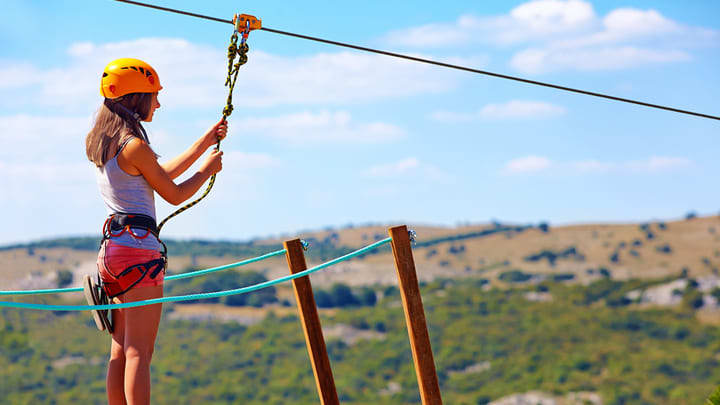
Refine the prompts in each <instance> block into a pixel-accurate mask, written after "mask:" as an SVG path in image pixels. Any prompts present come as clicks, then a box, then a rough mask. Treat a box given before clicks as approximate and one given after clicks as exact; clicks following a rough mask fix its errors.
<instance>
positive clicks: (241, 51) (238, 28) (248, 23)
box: [157, 14, 262, 232]
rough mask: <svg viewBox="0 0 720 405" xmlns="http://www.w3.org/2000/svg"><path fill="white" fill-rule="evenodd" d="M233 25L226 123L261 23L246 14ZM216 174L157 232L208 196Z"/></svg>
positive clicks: (227, 80)
mask: <svg viewBox="0 0 720 405" xmlns="http://www.w3.org/2000/svg"><path fill="white" fill-rule="evenodd" d="M233 24H234V25H235V30H234V31H233V34H232V36H231V37H230V45H228V50H227V58H228V72H227V78H226V79H225V86H226V87H228V96H227V100H226V103H225V107H224V108H223V111H222V120H223V121H227V117H229V116H230V114H232V112H233V104H232V95H233V90H234V89H235V82H237V76H238V72H239V70H240V66H242V65H244V64H245V63H246V62H247V53H248V50H249V49H250V48H249V47H248V44H247V39H248V35H250V31H252V30H256V29H260V28H261V26H262V21H261V20H260V19H259V18H256V17H254V16H251V15H248V14H240V15H237V14H236V15H235V17H234V18H233ZM238 34H241V36H242V40H241V41H240V45H239V46H238ZM236 57H237V61H235V58H236ZM215 150H220V139H219V138H218V141H217V144H216V145H215ZM216 176H217V174H213V175H212V176H211V177H210V182H209V183H208V186H207V189H206V190H205V192H204V193H203V194H202V195H201V196H200V197H199V198H198V199H196V200H195V201H192V202H190V203H188V204H186V205H185V206H183V207H181V208H179V209H178V210H176V211H175V212H173V213H172V214H170V215H168V216H167V218H165V219H163V220H162V221H161V222H160V224H159V225H158V229H157V230H158V232H160V230H162V227H163V226H164V225H165V223H166V222H167V221H168V220H169V219H170V218H173V217H175V216H177V215H178V214H180V213H181V212H183V211H186V210H187V209H189V208H190V207H192V206H194V205H195V204H197V203H199V202H200V201H201V200H202V199H203V198H205V197H207V195H208V194H210V190H212V188H213V186H214V185H215V177H216Z"/></svg>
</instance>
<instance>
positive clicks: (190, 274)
mask: <svg viewBox="0 0 720 405" xmlns="http://www.w3.org/2000/svg"><path fill="white" fill-rule="evenodd" d="M282 254H285V249H280V250H276V251H274V252H270V253H266V254H264V255H261V256H257V257H253V258H250V259H245V260H241V261H239V262H235V263H230V264H225V265H222V266H217V267H211V268H208V269H204V270H196V271H191V272H188V273H180V274H173V275H172V276H167V277H165V280H166V281H167V280H179V279H183V278H190V277H196V276H202V275H205V274H209V273H214V272H216V271H221V270H227V269H231V268H234V267H240V266H245V265H248V264H252V263H256V262H259V261H262V260H265V259H269V258H271V257H275V256H278V255H282ZM82 290H83V288H82V287H70V288H51V289H45V290H19V291H0V296H3V295H39V294H56V293H66V292H80V291H82Z"/></svg>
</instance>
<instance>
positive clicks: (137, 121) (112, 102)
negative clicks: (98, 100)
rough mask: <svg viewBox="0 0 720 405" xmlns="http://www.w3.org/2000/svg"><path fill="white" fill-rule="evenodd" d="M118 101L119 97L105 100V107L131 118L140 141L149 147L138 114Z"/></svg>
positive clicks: (148, 140) (148, 141)
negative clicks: (137, 130)
mask: <svg viewBox="0 0 720 405" xmlns="http://www.w3.org/2000/svg"><path fill="white" fill-rule="evenodd" d="M120 100H122V98H121V97H119V98H117V99H110V98H105V106H106V107H108V108H109V109H110V110H111V111H113V112H115V113H116V114H118V115H121V116H122V115H129V118H132V119H133V120H134V121H135V122H134V124H135V125H136V126H137V128H139V129H140V132H141V133H140V134H139V135H140V136H141V137H142V140H143V141H145V143H147V144H148V145H150V139H149V138H148V136H147V132H145V128H143V126H142V124H141V123H140V118H141V117H140V114H138V113H137V112H135V111H133V110H131V109H129V108H127V107H125V106H124V105H122V104H120V103H119V102H118V101H120ZM116 107H118V108H120V110H122V111H123V112H124V113H125V114H119V113H118V111H117V109H116Z"/></svg>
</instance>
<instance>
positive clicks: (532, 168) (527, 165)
mask: <svg viewBox="0 0 720 405" xmlns="http://www.w3.org/2000/svg"><path fill="white" fill-rule="evenodd" d="M551 166H552V162H551V161H550V159H548V158H546V157H544V156H527V157H522V158H517V159H513V160H511V161H509V162H507V164H505V167H504V168H503V172H504V173H507V174H521V173H536V172H540V171H543V170H547V169H548V168H550V167H551Z"/></svg>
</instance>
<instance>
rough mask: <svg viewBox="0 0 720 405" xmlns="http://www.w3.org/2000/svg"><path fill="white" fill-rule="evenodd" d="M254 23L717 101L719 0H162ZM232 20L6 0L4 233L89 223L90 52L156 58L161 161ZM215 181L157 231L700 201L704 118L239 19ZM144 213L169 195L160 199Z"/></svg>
mask: <svg viewBox="0 0 720 405" xmlns="http://www.w3.org/2000/svg"><path fill="white" fill-rule="evenodd" d="M155 3H156V4H158V5H164V6H168V7H174V8H180V9H184V10H187V11H191V12H196V13H200V14H206V15H211V16H215V17H219V18H227V19H230V18H231V17H232V14H233V13H235V12H243V13H249V14H254V15H257V16H258V17H260V18H262V19H263V24H264V25H265V26H266V27H269V28H274V29H278V30H284V31H291V32H297V33H301V34H307V35H314V36H319V37H323V38H328V39H334V40H337V41H344V42H351V43H355V44H358V45H363V46H369V47H378V48H381V49H386V50H390V51H395V52H404V53H410V54H413V55H420V56H422V57H426V58H431V59H436V60H441V61H448V62H451V63H458V64H462V65H466V66H470V67H475V68H479V69H485V70H490V71H495V72H499V73H506V74H510V75H519V76H523V77H527V78H530V79H534V80H539V81H547V82H552V83H557V84H561V85H566V86H570V87H578V88H583V89H587V90H591V91H597V92H604V93H610V94H613V95H617V96H620V97H626V98H635V99H640V100H644V101H647V102H651V103H658V104H666V105H671V106H674V107H677V108H683V109H689V110H695V111H699V112H704V113H707V114H712V115H718V114H720V109H719V108H718V102H717V94H719V93H720V76H719V75H718V73H717V72H718V71H720V46H719V45H720V20H718V19H717V16H718V15H720V4H718V3H716V2H708V1H703V2H682V3H680V2H674V1H632V0H628V1H622V2H621V1H603V2H590V1H581V0H568V1H562V0H537V1H482V2H449V3H447V4H440V3H437V2H425V1H412V2H410V1H396V2H377V1H368V2H353V3H348V2H313V1H305V2H267V1H262V2H260V1H248V2H244V4H243V7H244V8H243V9H236V8H235V7H237V5H238V3H237V2H227V1H214V2H209V3H207V4H201V3H199V2H195V1H185V0H183V1H172V2H170V1H160V0H157V1H156V2H155ZM230 34H231V26H230V25H226V24H220V23H215V22H210V21H205V20H200V19H195V18H190V17H185V16H180V15H175V14H169V13H163V12H159V11H154V10H149V9H145V8H140V7H137V6H131V5H127V4H123V3H117V2H114V1H98V0H92V1H90V0H85V1H80V0H79V1H52V2H45V1H20V0H9V1H8V2H6V4H5V7H4V11H3V14H2V16H0V94H1V95H2V97H0V175H1V176H0V190H1V191H0V210H1V211H2V212H3V219H4V226H3V227H2V230H0V244H7V243H13V242H21V241H28V240H35V239H39V238H47V237H56V236H67V235H92V234H97V233H98V232H99V227H100V225H101V224H102V222H103V219H104V217H105V215H106V213H105V209H104V207H103V205H102V202H101V200H100V197H99V194H98V192H97V188H96V185H95V179H94V172H93V168H92V166H91V165H90V164H89V163H88V162H87V160H86V158H85V156H84V143H83V142H84V137H85V134H86V133H87V130H88V129H89V126H90V124H91V119H92V115H93V113H94V111H96V109H97V108H98V106H99V105H100V102H101V99H100V96H99V94H98V90H97V87H98V82H99V76H100V72H101V71H102V69H103V67H104V66H105V64H107V63H108V62H109V61H110V60H112V59H115V58H118V57H138V58H141V59H144V60H146V61H147V62H149V63H151V64H152V65H153V66H155V68H156V69H157V70H158V73H159V75H160V79H161V82H162V84H163V86H164V88H165V89H164V90H163V91H162V92H161V94H160V102H161V103H162V108H161V109H160V110H158V112H157V113H156V114H155V121H154V122H152V123H150V124H148V125H146V128H147V129H148V132H149V133H150V138H151V141H152V143H153V146H154V148H155V149H156V151H157V152H158V153H159V154H160V155H161V156H162V158H161V160H162V159H165V158H169V157H171V156H173V155H175V154H177V153H179V152H180V151H182V150H183V149H184V148H185V147H187V146H188V145H189V144H190V143H191V142H192V141H193V140H194V139H195V138H196V137H197V136H199V135H200V134H201V133H202V132H203V131H204V129H205V128H207V127H208V126H210V125H211V124H212V123H214V122H215V121H216V120H217V119H218V118H219V115H220V112H221V110H222V107H223V105H224V100H225V96H226V90H225V88H224V87H223V82H224V75H225V71H224V70H225V69H226V59H225V48H226V46H227V42H228V39H229V36H230ZM249 43H250V46H251V52H250V54H249V62H248V64H247V65H245V66H244V67H242V68H241V72H240V76H239V80H238V85H237V87H236V94H235V107H236V108H235V112H234V113H233V115H232V116H231V117H230V135H229V138H228V140H227V141H226V142H224V143H223V150H224V151H225V160H224V170H223V171H222V172H221V173H220V175H219V177H218V181H217V183H216V186H215V189H214V190H213V192H212V193H211V194H210V196H209V197H208V198H207V199H206V200H205V201H203V202H202V203H201V204H200V205H198V206H197V207H194V208H192V209H191V210H190V211H188V213H183V214H182V215H180V216H179V217H177V218H174V219H173V220H171V222H170V223H168V225H167V226H166V227H165V229H164V231H163V232H164V233H165V236H166V237H175V238H188V237H195V238H209V239H249V238H253V237H262V236H270V235H278V234H294V233H296V232H299V231H301V230H305V229H319V228H324V227H326V226H343V225H346V224H349V223H354V224H363V223H369V222H372V223H381V222H382V223H405V222H407V223H414V224H417V223H427V224H438V225H454V224H457V223H464V222H487V221H490V220H493V219H495V220H500V221H508V222H522V223H526V222H532V223H536V222H540V221H549V222H550V223H551V224H568V223H578V222H583V223H585V222H620V221H623V222H624V221H644V220H651V219H672V218H677V217H681V216H683V215H684V214H685V213H687V212H689V211H695V212H697V213H699V214H711V213H712V214H715V213H717V212H718V209H719V208H720V207H719V205H718V204H717V201H718V197H720V192H719V191H718V187H716V177H717V174H718V173H720V163H718V159H717V145H718V139H719V138H718V136H720V123H718V122H717V121H712V120H706V119H700V118H695V117H690V116H684V115H679V114H674V113H670V112H664V111H658V110H652V109H648V108H644V107H638V106H633V105H629V104H623V103H617V102H610V101H606V100H601V99H596V98H590V97H586V96H581V95H576V94H570V93H563V92H558V91H555V90H551V89H547V88H540V87H535V86H528V85H525V84H520V83H515V82H510V81H504V80H500V79H495V78H490V77H486V76H481V75H475V74H470V73H465V72H458V71H451V70H447V69H441V68H438V67H433V66H426V65H421V64H417V63H410V62H405V61H400V60H395V59H393V58H388V57H383V56H377V55H370V54H365V53H360V52H356V51H351V50H347V49H343V48H337V47H332V46H328V45H323V44H317V43H313V42H309V41H304V40H299V39H293V38H288V37H282V36H278V35H275V34H272V33H268V32H253V33H252V34H251V35H250V40H249ZM157 201H158V216H160V217H164V216H165V215H167V214H169V213H170V212H171V211H172V208H173V207H171V206H169V205H168V204H166V203H164V202H162V201H161V199H160V198H159V197H158V198H157Z"/></svg>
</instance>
